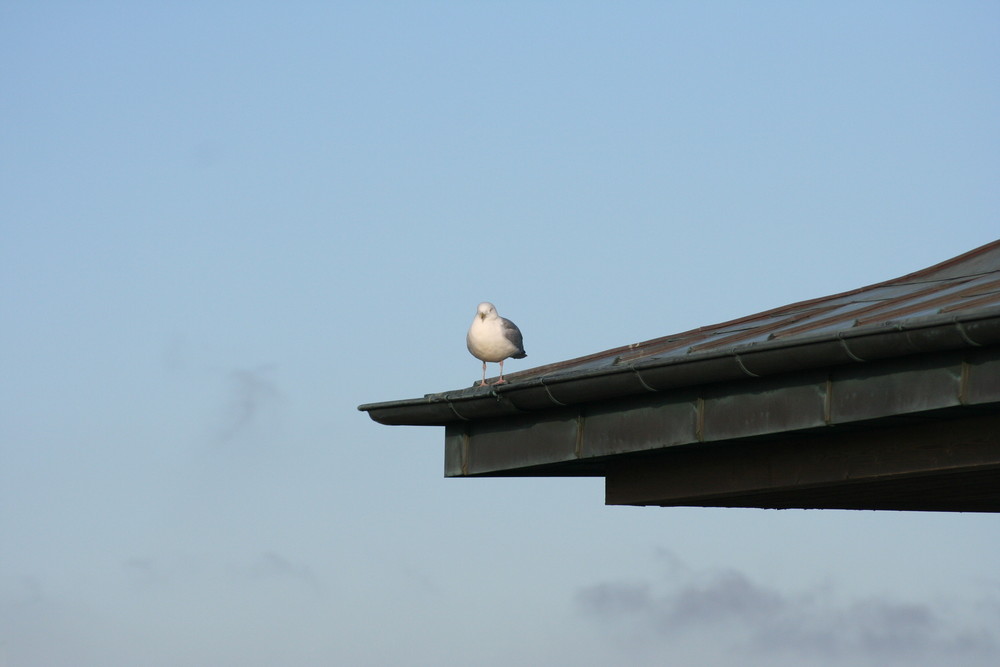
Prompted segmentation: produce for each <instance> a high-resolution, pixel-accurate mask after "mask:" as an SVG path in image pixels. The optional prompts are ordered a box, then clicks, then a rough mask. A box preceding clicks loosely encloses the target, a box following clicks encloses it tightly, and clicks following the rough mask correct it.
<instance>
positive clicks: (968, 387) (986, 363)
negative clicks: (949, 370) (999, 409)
mask: <svg viewBox="0 0 1000 667" xmlns="http://www.w3.org/2000/svg"><path fill="white" fill-rule="evenodd" d="M966 363H967V366H966V369H965V371H966V379H965V387H964V391H963V393H962V400H963V402H964V403H966V404H970V405H975V404H978V403H1000V352H998V350H997V349H996V348H991V349H986V350H981V351H978V352H975V353H973V354H970V355H968V356H967V357H966Z"/></svg>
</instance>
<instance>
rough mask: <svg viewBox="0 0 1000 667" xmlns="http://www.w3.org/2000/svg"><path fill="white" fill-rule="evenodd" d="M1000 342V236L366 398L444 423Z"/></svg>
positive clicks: (381, 409) (380, 407)
mask: <svg viewBox="0 0 1000 667" xmlns="http://www.w3.org/2000/svg"><path fill="white" fill-rule="evenodd" d="M997 343H1000V240H998V241H994V242H993V243H989V244H987V245H984V246H982V247H980V248H977V249H975V250H972V251H970V252H967V253H965V254H963V255H960V256H958V257H955V258H953V259H949V260H947V261H945V262H942V263H940V264H937V265H935V266H932V267H930V268H927V269H924V270H921V271H917V272H916V273H911V274H908V275H905V276H902V277H900V278H896V279H894V280H889V281H886V282H882V283H878V284H875V285H870V286H868V287H862V288H859V289H855V290H851V291H849V292H844V293H841V294H835V295H832V296H827V297H822V298H817V299H810V300H808V301H802V302H799V303H793V304H790V305H787V306H782V307H780V308H775V309H772V310H768V311H764V312H761V313H756V314H754V315H749V316H746V317H741V318H738V319H735V320H731V321H728V322H722V323H720V324H715V325H710V326H703V327H699V328H697V329H692V330H690V331H685V332H682V333H677V334H672V335H669V336H663V337H660V338H655V339H653V340H649V341H645V342H642V343H635V344H631V345H626V346H622V347H617V348H613V349H610V350H605V351H603V352H598V353H595V354H590V355H586V356H583V357H579V358H576V359H570V360H567V361H562V362H558V363H554V364H548V365H545V366H539V367H536V368H532V369H528V370H525V371H521V372H517V373H511V374H509V375H507V376H506V377H507V383H506V384H504V385H499V386H496V387H483V388H479V387H471V388H464V389H458V390H455V391H449V392H443V393H436V394H428V395H426V396H424V397H423V398H415V399H407V400H401V401H389V402H383V403H369V404H365V405H361V406H359V409H360V410H362V411H365V412H368V414H369V415H370V416H371V418H372V419H374V420H375V421H377V422H380V423H383V424H396V425H401V424H408V425H446V424H451V423H455V422H462V421H469V420H480V419H489V418H500V417H505V416H512V415H520V414H524V413H530V412H534V411H539V410H548V409H553V408H556V407H561V406H569V405H577V404H581V403H588V402H593V401H606V400H610V399H616V398H623V397H627V396H635V395H638V394H644V393H648V392H660V391H666V390H671V389H677V388H681V387H688V386H703V385H706V384H711V383H715V382H726V381H732V380H738V379H740V378H744V379H746V378H755V377H762V376H769V375H775V374H779V373H787V372H792V371H802V370H808V369H811V368H820V367H830V366H836V365H842V364H853V363H860V362H866V361H873V360H884V359H890V358H894V357H902V356H906V355H913V354H923V353H929V352H941V351H947V350H957V349H964V348H975V347H980V346H984V345H995V344H997Z"/></svg>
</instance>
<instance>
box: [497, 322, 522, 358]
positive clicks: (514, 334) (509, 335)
mask: <svg viewBox="0 0 1000 667" xmlns="http://www.w3.org/2000/svg"><path fill="white" fill-rule="evenodd" d="M500 322H501V323H502V324H503V337H504V338H506V339H507V340H509V341H510V342H511V343H513V344H514V345H515V346H517V352H515V353H514V354H512V355H510V356H511V358H512V359H524V358H525V357H526V356H528V353H527V352H525V351H524V338H523V337H522V336H521V330H520V329H518V328H517V325H516V324H514V323H513V322H511V321H510V320H508V319H507V318H506V317H501V318H500Z"/></svg>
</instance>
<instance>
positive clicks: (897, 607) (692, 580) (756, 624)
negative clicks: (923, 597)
mask: <svg viewBox="0 0 1000 667" xmlns="http://www.w3.org/2000/svg"><path fill="white" fill-rule="evenodd" d="M672 569H673V573H672V574H671V575H669V576H665V577H664V578H663V580H662V581H655V582H649V581H639V582H636V581H631V582H601V583H598V584H595V585H592V586H586V587H583V588H580V589H579V590H578V591H577V594H576V599H575V603H576V607H577V609H578V611H579V612H580V613H581V614H583V615H585V616H587V617H589V618H591V619H592V620H595V621H599V622H601V623H602V625H603V626H604V627H605V628H606V629H607V631H608V633H609V634H610V635H612V636H613V637H615V638H617V639H618V640H623V639H624V640H623V641H621V643H622V645H623V646H625V645H627V646H630V647H632V649H635V647H642V646H645V647H650V646H655V645H657V644H666V645H676V644H677V643H678V642H685V641H693V640H694V639H695V638H701V640H707V641H710V642H712V645H711V646H710V647H709V648H708V649H706V650H710V651H713V652H716V653H718V654H720V655H729V656H736V655H739V656H743V657H744V658H746V657H747V656H756V657H757V658H758V659H759V660H760V661H761V664H768V663H769V662H770V661H771V660H774V659H778V658H781V659H786V660H789V661H791V663H792V664H794V662H796V661H799V660H822V661H824V664H837V662H836V661H843V662H844V664H851V663H856V662H865V661H871V662H872V664H880V663H885V664H892V663H894V662H895V661H900V664H902V663H903V662H907V661H911V662H912V664H934V663H935V661H947V660H951V661H957V660H961V661H976V660H981V661H982V664H987V662H988V661H989V659H990V656H994V657H995V655H996V651H997V650H998V649H1000V642H998V636H997V632H996V631H995V630H993V629H992V628H995V627H1000V623H998V621H1000V614H993V615H992V616H991V618H990V619H985V620H984V622H983V625H982V626H981V627H970V626H968V625H963V623H962V621H960V620H957V619H951V618H949V617H947V615H946V614H942V613H939V612H938V611H937V610H936V609H935V608H934V607H932V606H931V605H929V604H925V603H915V602H907V601H899V600H894V599H889V598H868V599H862V600H854V601H850V602H846V603H844V602H839V601H838V599H837V596H836V594H835V593H836V592H835V591H834V590H832V589H817V590H810V591H807V592H805V593H803V594H796V595H789V594H786V593H783V592H781V591H779V590H778V589H776V588H772V587H769V586H767V585H764V584H761V583H759V582H755V581H753V580H751V579H750V578H749V577H748V576H746V575H745V574H744V573H741V572H739V571H737V570H732V569H729V570H709V571H696V570H690V569H688V568H686V567H683V566H680V565H678V564H677V563H674V565H673V568H672ZM985 621H989V622H985ZM988 628H989V629H988ZM914 661H915V662H914ZM920 661H929V662H920ZM726 664H729V663H726ZM964 664H970V663H969V662H966V663H964ZM971 664H979V663H976V662H972V663H971Z"/></svg>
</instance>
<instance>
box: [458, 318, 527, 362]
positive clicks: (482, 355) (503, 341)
mask: <svg viewBox="0 0 1000 667" xmlns="http://www.w3.org/2000/svg"><path fill="white" fill-rule="evenodd" d="M465 343H466V345H467V346H468V347H469V352H471V353H472V356H474V357H475V358H476V359H479V360H480V361H491V362H494V363H495V362H498V361H502V360H503V359H506V358H507V357H509V356H510V355H512V354H514V353H515V352H517V346H516V345H514V344H513V343H511V342H510V341H509V340H507V337H506V336H504V334H503V322H501V321H500V319H499V318H493V319H489V318H487V319H486V320H483V319H481V318H479V317H476V319H475V320H473V322H472V326H471V327H469V334H468V335H467V336H466V337H465Z"/></svg>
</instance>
